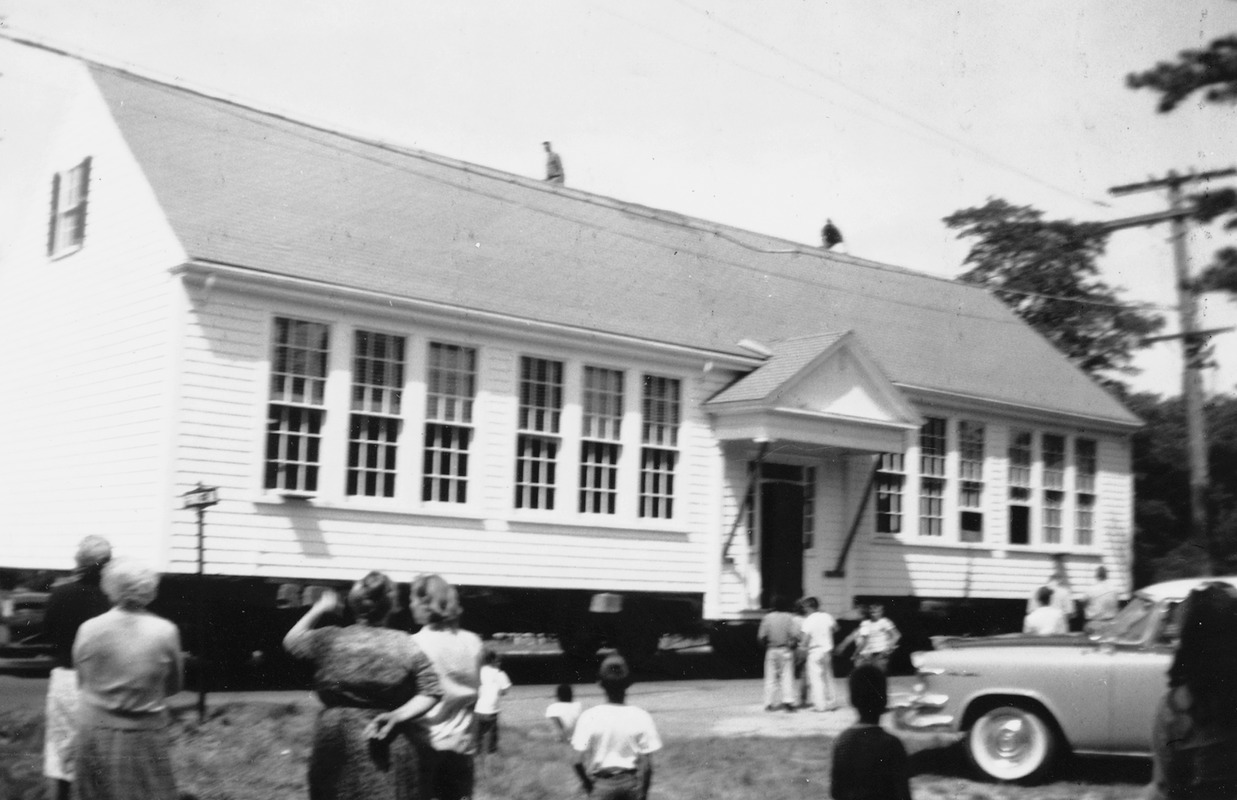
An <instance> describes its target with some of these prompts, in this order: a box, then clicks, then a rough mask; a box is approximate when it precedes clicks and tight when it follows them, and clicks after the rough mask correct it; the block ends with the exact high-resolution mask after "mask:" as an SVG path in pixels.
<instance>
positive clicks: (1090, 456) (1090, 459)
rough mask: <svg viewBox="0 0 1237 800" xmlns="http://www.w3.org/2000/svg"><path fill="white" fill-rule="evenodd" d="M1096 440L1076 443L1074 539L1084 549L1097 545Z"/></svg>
mask: <svg viewBox="0 0 1237 800" xmlns="http://www.w3.org/2000/svg"><path fill="white" fill-rule="evenodd" d="M1097 468H1098V467H1097V460H1096V448H1095V440H1094V439H1077V440H1075V442H1074V489H1075V491H1077V493H1078V494H1077V496H1076V497H1075V499H1074V502H1075V508H1076V511H1075V520H1074V539H1075V541H1076V542H1077V544H1079V545H1081V546H1083V547H1090V546H1091V545H1092V544H1094V543H1095V473H1096V470H1097Z"/></svg>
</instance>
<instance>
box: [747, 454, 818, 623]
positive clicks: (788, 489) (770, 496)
mask: <svg viewBox="0 0 1237 800" xmlns="http://www.w3.org/2000/svg"><path fill="white" fill-rule="evenodd" d="M758 470H759V474H760V603H761V606H762V607H763V608H769V607H771V606H772V603H773V596H774V595H782V596H784V597H786V598H787V599H789V600H791V601H794V600H798V599H799V598H800V597H802V596H803V544H804V538H803V537H804V502H803V501H804V496H805V492H804V480H805V474H806V473H809V472H814V470H805V468H804V467H797V466H793V465H790V464H769V463H767V462H766V463H763V464H761V465H760V466H759V467H758Z"/></svg>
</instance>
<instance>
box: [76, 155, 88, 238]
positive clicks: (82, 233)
mask: <svg viewBox="0 0 1237 800" xmlns="http://www.w3.org/2000/svg"><path fill="white" fill-rule="evenodd" d="M81 180H82V183H81V187H80V188H79V190H78V195H77V196H78V207H79V208H80V209H81V211H80V212H79V213H78V214H77V231H76V236H74V237H73V239H74V241H76V242H77V243H78V244H84V243H85V241H86V211H87V210H88V209H89V206H88V205H87V203H86V199H87V195H88V194H89V192H90V156H86V160H85V161H83V162H82V170H81Z"/></svg>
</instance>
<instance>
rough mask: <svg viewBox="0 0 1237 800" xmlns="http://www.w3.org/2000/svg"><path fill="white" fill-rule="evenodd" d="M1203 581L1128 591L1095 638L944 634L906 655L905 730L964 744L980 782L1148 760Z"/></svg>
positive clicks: (898, 701) (899, 705) (896, 709)
mask: <svg viewBox="0 0 1237 800" xmlns="http://www.w3.org/2000/svg"><path fill="white" fill-rule="evenodd" d="M1208 580H1215V581H1223V582H1225V583H1229V584H1232V585H1235V586H1237V577H1223V578H1206V579H1188V580H1177V581H1170V582H1168V583H1160V584H1155V585H1154V586H1148V587H1146V588H1144V589H1140V590H1138V591H1137V592H1135V593H1134V596H1133V597H1132V598H1131V599H1130V601H1129V603H1127V604H1126V605H1125V607H1124V608H1123V609H1122V610H1121V611H1120V612H1119V613H1118V615H1117V617H1116V618H1115V619H1114V620H1113V621H1112V622H1111V623H1110V624H1109V625H1108V626H1107V627H1106V628H1105V629H1104V630H1103V631H1102V632H1100V633H1099V634H1097V635H1093V636H1090V637H1088V636H1087V635H1085V634H1081V633H1079V634H1067V635H1061V636H1030V635H1026V634H1007V635H1002V636H990V637H983V638H952V639H943V640H939V641H937V642H935V645H936V649H934V650H930V651H924V652H919V653H915V654H913V655H912V657H911V659H912V661H913V663H914V664H915V667H916V669H917V671H918V675H919V678H918V681H917V683H916V684H915V686H914V689H913V691H912V692H911V693H909V694H907V695H903V696H899V697H893V698H891V705H892V710H893V719H894V725H895V727H896V728H897V729H898V730H901V731H906V732H919V733H934V734H946V735H948V736H949V737H951V738H956V739H962V740H963V741H964V749H965V751H966V754H967V757H968V759H969V760H970V762H971V763H972V764H973V765H974V766H975V767H976V769H977V770H978V771H979V772H981V773H982V774H984V775H985V776H987V777H989V778H992V779H996V780H1005V781H1023V782H1033V781H1035V780H1037V779H1040V778H1042V777H1043V776H1044V775H1045V774H1046V773H1047V772H1048V771H1049V770H1050V769H1051V767H1052V765H1053V763H1054V761H1056V759H1057V758H1058V757H1060V756H1061V755H1063V754H1065V753H1070V752H1072V753H1077V754H1110V755H1133V756H1147V755H1149V754H1150V752H1151V728H1152V723H1153V720H1154V716H1155V711H1156V706H1157V704H1158V702H1159V700H1160V698H1161V697H1162V696H1163V694H1164V691H1165V688H1166V686H1167V677H1166V672H1167V671H1168V667H1169V664H1170V662H1171V660H1172V655H1173V650H1174V648H1175V646H1176V643H1177V638H1178V634H1179V630H1180V620H1179V616H1180V606H1181V601H1182V600H1184V599H1185V596H1186V595H1187V594H1188V593H1189V592H1190V591H1191V590H1192V589H1194V588H1195V587H1197V586H1200V585H1202V584H1203V583H1205V582H1206V581H1208Z"/></svg>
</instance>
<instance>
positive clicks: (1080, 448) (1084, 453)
mask: <svg viewBox="0 0 1237 800" xmlns="http://www.w3.org/2000/svg"><path fill="white" fill-rule="evenodd" d="M1096 450H1097V448H1096V442H1095V440H1094V439H1077V440H1075V441H1074V490H1075V491H1078V492H1084V493H1087V494H1094V493H1095V475H1096V472H1097V470H1098V465H1099V461H1098V457H1097V452H1096Z"/></svg>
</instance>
